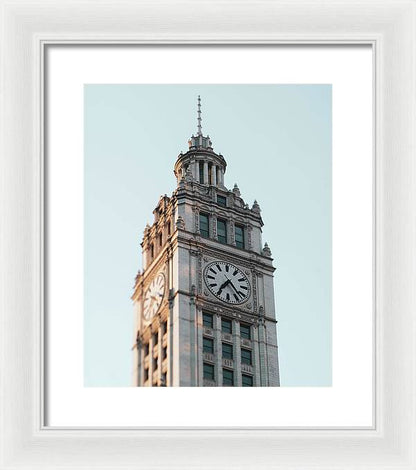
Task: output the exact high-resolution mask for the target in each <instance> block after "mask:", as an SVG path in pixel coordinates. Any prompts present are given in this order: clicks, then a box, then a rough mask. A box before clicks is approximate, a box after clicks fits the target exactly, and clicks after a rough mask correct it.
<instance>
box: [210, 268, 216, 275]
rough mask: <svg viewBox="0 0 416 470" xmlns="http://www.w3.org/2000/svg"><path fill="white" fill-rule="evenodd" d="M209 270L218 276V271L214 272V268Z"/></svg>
mask: <svg viewBox="0 0 416 470" xmlns="http://www.w3.org/2000/svg"><path fill="white" fill-rule="evenodd" d="M209 270H210V271H211V272H213V273H214V274H217V271H214V269H213V268H209Z"/></svg>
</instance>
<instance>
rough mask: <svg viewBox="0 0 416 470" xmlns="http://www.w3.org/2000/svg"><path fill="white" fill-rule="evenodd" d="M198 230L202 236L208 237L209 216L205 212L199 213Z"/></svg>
mask: <svg viewBox="0 0 416 470" xmlns="http://www.w3.org/2000/svg"><path fill="white" fill-rule="evenodd" d="M199 231H200V232H201V236H202V237H205V238H208V237H209V217H208V216H207V215H206V214H199Z"/></svg>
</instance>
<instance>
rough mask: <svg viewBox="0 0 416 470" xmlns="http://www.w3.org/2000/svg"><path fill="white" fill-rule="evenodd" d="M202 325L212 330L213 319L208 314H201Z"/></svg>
mask: <svg viewBox="0 0 416 470" xmlns="http://www.w3.org/2000/svg"><path fill="white" fill-rule="evenodd" d="M202 324H203V325H204V326H206V327H207V328H214V317H213V316H212V315H211V314H210V313H205V312H203V313H202Z"/></svg>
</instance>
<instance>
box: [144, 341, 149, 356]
mask: <svg viewBox="0 0 416 470" xmlns="http://www.w3.org/2000/svg"><path fill="white" fill-rule="evenodd" d="M148 354H149V343H147V344H145V345H144V355H145V356H147V355H148Z"/></svg>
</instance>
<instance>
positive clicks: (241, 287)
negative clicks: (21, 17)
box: [240, 286, 248, 290]
mask: <svg viewBox="0 0 416 470" xmlns="http://www.w3.org/2000/svg"><path fill="white" fill-rule="evenodd" d="M240 289H244V290H247V289H248V287H246V286H240Z"/></svg>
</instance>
